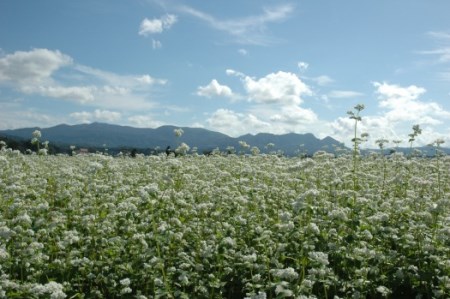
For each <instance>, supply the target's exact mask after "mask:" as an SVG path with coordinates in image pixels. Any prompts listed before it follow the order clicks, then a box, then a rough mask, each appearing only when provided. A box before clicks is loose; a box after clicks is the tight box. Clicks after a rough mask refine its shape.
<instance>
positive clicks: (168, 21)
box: [139, 14, 178, 36]
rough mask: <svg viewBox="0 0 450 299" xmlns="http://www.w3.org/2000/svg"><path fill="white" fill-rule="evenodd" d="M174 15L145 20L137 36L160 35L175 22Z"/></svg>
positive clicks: (175, 17)
mask: <svg viewBox="0 0 450 299" xmlns="http://www.w3.org/2000/svg"><path fill="white" fill-rule="evenodd" d="M177 20H178V18H177V16H175V15H169V14H167V15H165V16H162V17H161V18H159V19H158V18H155V19H147V18H145V19H144V20H143V21H142V22H141V25H140V27H139V35H143V36H147V35H149V34H155V33H161V32H163V31H164V30H167V29H169V28H170V27H172V25H173V24H175V23H176V22H177Z"/></svg>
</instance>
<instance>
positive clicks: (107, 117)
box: [70, 109, 122, 123]
mask: <svg viewBox="0 0 450 299" xmlns="http://www.w3.org/2000/svg"><path fill="white" fill-rule="evenodd" d="M70 117H71V118H73V119H74V120H75V121H77V122H81V123H90V122H93V121H104V122H115V121H118V120H120V118H121V117H122V115H121V113H119V112H115V111H109V110H100V109H95V111H94V112H87V111H82V112H74V113H71V114H70Z"/></svg>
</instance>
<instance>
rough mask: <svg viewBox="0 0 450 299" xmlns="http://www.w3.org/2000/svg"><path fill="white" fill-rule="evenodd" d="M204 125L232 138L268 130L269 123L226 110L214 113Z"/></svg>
mask: <svg viewBox="0 0 450 299" xmlns="http://www.w3.org/2000/svg"><path fill="white" fill-rule="evenodd" d="M206 123H207V125H208V126H209V127H210V128H213V129H215V130H218V131H220V132H223V133H224V134H227V135H229V136H232V137H238V136H240V135H243V134H247V133H257V132H267V131H269V130H270V123H268V122H264V121H262V120H260V119H258V118H257V117H256V116H254V115H253V114H245V113H238V112H234V111H232V110H228V109H219V110H217V111H215V112H214V113H213V114H212V115H211V116H210V117H209V118H208V119H207V120H206Z"/></svg>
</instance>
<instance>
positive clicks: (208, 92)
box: [197, 79, 233, 98]
mask: <svg viewBox="0 0 450 299" xmlns="http://www.w3.org/2000/svg"><path fill="white" fill-rule="evenodd" d="M197 95H199V96H202V97H207V98H212V97H227V98H231V97H233V91H232V90H231V88H229V87H228V86H226V85H221V84H220V83H219V82H217V80H216V79H213V80H211V82H210V83H209V84H208V85H206V86H199V87H198V89H197Z"/></svg>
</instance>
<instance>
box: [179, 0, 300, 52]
mask: <svg viewBox="0 0 450 299" xmlns="http://www.w3.org/2000/svg"><path fill="white" fill-rule="evenodd" d="M178 9H179V10H180V11H181V12H182V13H185V14H188V15H191V16H193V17H195V18H198V19H200V20H202V21H204V22H206V23H208V24H209V25H210V26H211V27H213V28H215V29H217V30H220V31H223V32H226V33H228V34H230V35H232V36H234V38H235V39H236V40H235V41H236V42H238V43H243V44H254V45H266V44H269V43H271V39H270V38H268V37H267V35H266V34H265V29H266V26H267V24H268V23H274V22H281V21H284V20H286V19H287V18H288V17H289V16H290V15H291V13H292V12H293V10H294V7H293V5H291V4H283V5H278V6H275V7H271V8H264V9H263V13H262V14H260V15H256V16H248V17H244V18H238V19H228V20H220V19H218V18H216V17H214V16H212V15H210V14H207V13H205V12H202V11H200V10H197V9H194V8H192V7H189V6H186V5H185V6H180V7H178Z"/></svg>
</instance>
